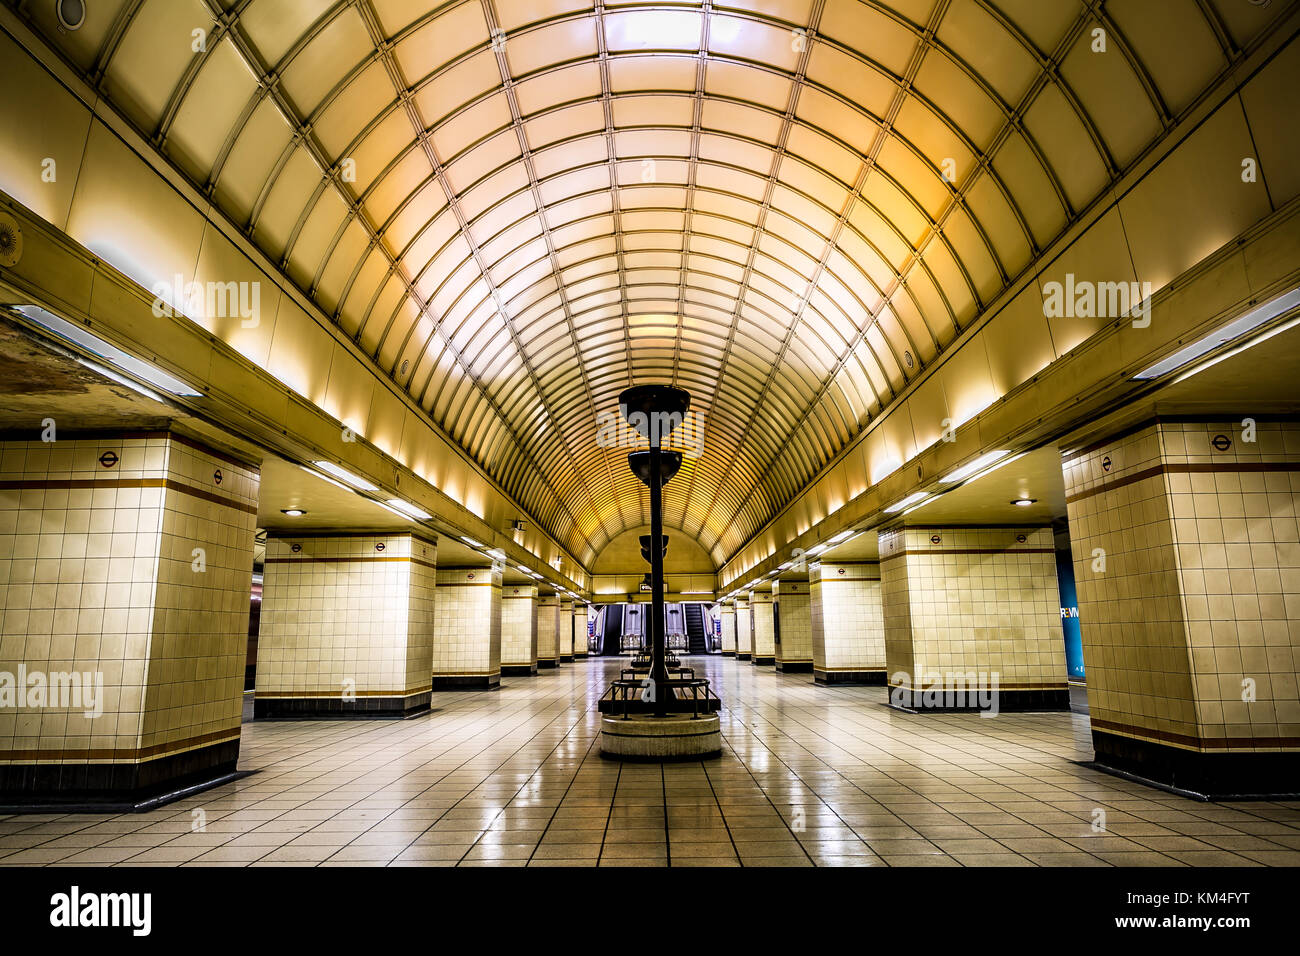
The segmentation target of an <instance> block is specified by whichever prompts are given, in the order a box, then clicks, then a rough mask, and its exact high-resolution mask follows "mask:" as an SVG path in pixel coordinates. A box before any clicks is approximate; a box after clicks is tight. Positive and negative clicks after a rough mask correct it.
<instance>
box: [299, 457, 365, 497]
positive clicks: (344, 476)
mask: <svg viewBox="0 0 1300 956" xmlns="http://www.w3.org/2000/svg"><path fill="white" fill-rule="evenodd" d="M312 464H313V465H315V466H316V467H317V468H319V469H320V470H321V471H323V472H325V473H326V474H328V475H333V476H334V477H335V478H338V479H339V480H340V481H346V482H347V483H348V484H349V485H351V486H352V487H353V488H360V489H361V490H362V491H378V490H379V486H378V485H376V484H375V483H374V482H372V481H367V480H366V479H365V478H362V477H361V476H360V475H354V474H352V472H350V471H348V470H347V469H346V468H340V467H339V466H338V465H336V464H334V462H332V461H314V462H312Z"/></svg>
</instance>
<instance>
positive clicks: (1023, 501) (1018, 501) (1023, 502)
mask: <svg viewBox="0 0 1300 956" xmlns="http://www.w3.org/2000/svg"><path fill="white" fill-rule="evenodd" d="M1037 501H1038V499H1037V498H1013V499H1011V502H1010V503H1011V504H1013V505H1016V506H1017V507H1020V508H1028V507H1029V506H1030V505H1032V504H1036V503H1037Z"/></svg>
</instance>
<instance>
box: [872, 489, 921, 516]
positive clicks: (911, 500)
mask: <svg viewBox="0 0 1300 956" xmlns="http://www.w3.org/2000/svg"><path fill="white" fill-rule="evenodd" d="M929 497H930V493H929V492H928V491H917V492H914V493H913V494H910V495H908V496H907V497H906V498H904V499H903V500H902V501H897V502H895V503H894V504H892V505H890V506H889V507H888V508H883V509H881V510H883V511H884V512H885V514H887V515H892V514H893V513H894V512H896V511H902V510H903V509H904V508H911V507H912V506H913V505H918V504H920V503H921V502H922V501H925V500H926V499H927V498H929Z"/></svg>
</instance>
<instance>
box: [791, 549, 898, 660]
mask: <svg viewBox="0 0 1300 956" xmlns="http://www.w3.org/2000/svg"><path fill="white" fill-rule="evenodd" d="M808 590H809V596H810V600H809V604H810V614H809V618H810V623H811V627H812V647H813V651H812V654H813V679H814V680H815V681H817V683H819V684H883V683H885V621H884V617H883V615H882V610H881V604H880V565H879V564H877V563H875V562H863V563H860V564H814V565H813V566H812V567H811V568H809V571H808Z"/></svg>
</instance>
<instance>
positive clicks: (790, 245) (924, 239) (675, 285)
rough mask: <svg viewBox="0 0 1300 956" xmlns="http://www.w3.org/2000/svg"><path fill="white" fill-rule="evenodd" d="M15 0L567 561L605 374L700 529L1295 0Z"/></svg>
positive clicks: (582, 530)
mask: <svg viewBox="0 0 1300 956" xmlns="http://www.w3.org/2000/svg"><path fill="white" fill-rule="evenodd" d="M7 2H10V5H11V6H13V7H14V8H15V9H16V10H17V11H18V12H19V14H20V15H22V16H24V17H26V18H27V19H28V20H29V21H30V22H31V23H32V24H33V25H34V26H35V27H36V28H37V29H39V30H41V31H42V32H43V33H44V34H45V36H46V37H47V38H48V40H49V42H50V43H51V44H52V45H54V46H55V47H56V48H58V49H60V50H61V51H62V52H63V54H64V55H65V56H66V57H67V58H68V59H69V60H70V61H71V62H72V63H73V64H74V65H75V66H76V67H77V68H78V69H79V70H80V71H81V72H82V73H83V75H84V76H85V77H86V78H87V79H88V80H89V82H91V83H92V84H94V85H95V86H96V88H98V89H99V90H100V91H101V92H102V94H103V95H104V96H105V97H106V98H107V99H108V100H109V101H110V102H111V103H112V104H113V105H114V106H115V107H116V108H117V109H118V110H119V111H120V112H121V113H123V114H124V115H125V116H126V117H127V118H128V119H129V120H130V121H131V122H132V123H134V124H135V125H136V126H137V127H138V128H139V130H140V131H141V132H142V133H144V134H145V135H146V136H147V137H148V138H149V139H150V140H151V141H152V142H153V143H155V144H156V145H157V147H158V149H160V150H161V151H162V152H163V153H164V154H165V155H166V156H167V157H168V158H169V159H170V161H171V162H173V163H174V164H175V165H176V166H177V167H178V168H179V169H180V170H181V171H182V172H183V173H184V174H185V175H187V176H188V177H190V178H191V179H192V180H193V181H194V183H196V184H197V185H198V186H199V187H201V188H203V189H205V190H206V191H207V192H208V194H209V195H211V196H212V198H213V201H214V202H215V203H216V204H217V205H218V206H219V208H220V209H221V210H222V211H223V212H224V213H225V215H227V216H228V217H229V218H230V219H231V220H233V221H234V222H235V223H236V224H237V225H238V226H239V227H240V228H242V229H243V230H245V232H246V233H247V235H248V236H249V237H250V238H251V239H252V240H253V241H254V242H256V243H257V244H258V245H259V246H260V247H261V248H262V249H263V250H264V251H265V252H266V253H268V254H269V255H270V256H271V257H272V258H273V259H274V260H276V261H278V262H279V263H280V264H281V266H282V268H283V269H284V271H285V272H286V274H287V275H288V276H289V277H290V278H291V279H292V280H293V281H294V282H296V283H297V284H298V285H299V286H300V287H301V288H302V289H303V290H304V291H305V292H307V293H308V294H309V295H310V296H311V297H312V298H313V299H314V300H315V302H316V303H318V304H319V306H320V308H321V309H322V310H323V311H324V312H325V313H326V314H327V315H329V316H330V317H332V319H333V320H334V321H335V322H337V324H338V325H339V326H340V327H341V328H342V329H343V330H344V331H345V332H346V333H347V334H348V335H350V336H352V337H354V339H355V341H356V342H357V343H358V344H359V345H360V346H361V348H362V349H363V350H364V351H365V352H366V353H368V354H369V356H371V358H372V359H373V360H374V362H375V363H377V365H378V366H379V367H380V368H381V370H382V371H383V372H384V373H386V374H388V375H390V376H391V377H392V378H393V379H394V380H395V381H396V382H397V383H398V384H400V385H401V386H402V387H404V388H405V389H407V390H408V391H409V393H410V395H411V396H412V397H413V398H414V399H415V400H416V401H417V402H419V404H420V405H421V406H422V407H423V408H424V409H425V410H426V411H427V412H428V414H429V415H430V416H431V418H432V419H433V420H434V421H436V422H437V423H438V424H439V425H441V426H442V428H443V429H445V431H446V432H447V433H449V434H450V435H451V436H452V437H453V438H454V439H455V440H456V441H457V442H458V443H459V444H460V445H461V446H462V447H463V448H464V449H465V450H466V451H467V452H468V453H469V454H470V455H472V456H473V457H474V459H475V460H476V461H477V462H478V463H479V464H480V465H481V466H482V467H483V468H484V469H485V470H486V471H487V472H488V473H489V474H490V475H492V476H493V477H494V478H496V479H497V480H498V481H499V482H500V483H501V484H502V485H503V486H504V488H505V489H506V490H507V491H508V492H509V493H510V494H511V495H513V496H514V497H515V498H516V499H517V500H518V501H519V502H520V503H521V504H523V505H524V506H525V507H526V508H528V509H529V510H530V512H531V513H533V514H534V515H549V514H558V515H561V516H562V519H563V520H560V519H558V518H557V519H556V520H555V521H554V522H553V524H554V527H553V528H551V529H549V530H551V531H552V532H553V533H555V534H556V535H557V538H558V539H559V540H560V541H561V542H562V543H563V544H565V545H566V546H567V547H568V548H569V549H570V550H571V552H572V553H573V554H575V555H577V556H579V557H580V558H581V559H582V560H584V561H585V562H587V563H588V564H590V562H591V561H592V559H593V558H594V555H595V554H597V553H599V551H600V550H601V549H602V548H603V546H604V545H605V544H606V543H607V542H608V541H610V540H611V539H612V538H614V537H615V536H617V535H618V534H619V533H620V532H623V531H625V530H627V529H632V528H636V527H639V526H641V525H644V524H645V523H647V521H648V506H647V501H646V499H645V496H644V495H643V494H642V489H641V488H640V486H639V485H638V483H637V482H636V481H635V479H634V478H633V477H632V476H631V475H630V474H629V472H628V470H627V468H626V465H625V462H624V460H623V459H624V456H625V455H626V452H627V449H626V448H619V447H608V446H606V445H602V444H601V443H600V442H598V440H597V438H598V429H599V427H600V418H599V415H600V414H601V413H606V414H609V413H613V412H614V411H615V410H616V405H617V395H618V393H619V391H620V390H621V389H623V388H625V387H627V386H628V385H629V384H640V383H647V382H673V383H675V384H677V385H679V386H681V387H683V388H686V389H688V390H689V391H690V393H691V395H692V396H693V399H694V403H695V407H696V409H697V411H698V412H699V413H700V429H699V434H698V435H695V436H692V437H695V438H697V439H698V441H699V443H700V445H699V447H700V448H701V449H702V454H701V455H700V456H699V457H698V458H691V459H688V462H687V464H686V465H685V466H684V468H683V470H682V472H681V474H680V476H679V477H678V478H677V479H676V480H675V481H674V482H673V483H672V484H671V485H670V486H669V487H668V489H666V492H665V508H666V520H667V522H668V524H669V525H670V527H673V528H677V529H680V531H682V532H683V533H685V534H686V535H689V536H691V537H693V538H694V539H696V540H698V541H699V542H700V543H701V545H702V546H703V547H704V548H705V549H706V550H707V551H708V552H709V553H710V555H711V557H712V558H713V560H714V561H716V562H718V563H721V562H722V561H723V560H724V559H726V558H727V557H729V556H730V555H731V554H733V553H734V552H735V551H736V550H737V549H738V548H739V547H740V546H741V545H742V544H743V543H744V542H745V541H746V540H747V539H748V538H749V537H750V536H752V535H753V534H754V533H755V532H756V531H757V530H758V529H759V528H760V527H762V525H763V524H764V523H765V522H766V521H767V520H768V519H769V518H771V517H772V515H773V514H774V513H775V512H776V511H777V510H779V509H780V508H781V507H782V506H783V505H784V504H786V503H787V502H789V501H790V500H791V499H792V497H793V496H794V495H795V494H796V493H797V492H798V491H799V490H800V489H801V488H803V487H804V486H806V485H807V483H808V482H809V481H810V479H811V478H812V477H813V476H814V475H815V474H816V473H817V472H818V471H819V470H820V469H821V468H822V467H823V466H824V465H825V464H826V463H827V462H828V461H829V460H830V459H831V458H833V457H834V456H835V455H836V453H837V452H838V451H840V450H841V449H842V448H843V447H844V446H845V444H846V443H847V442H849V441H851V440H852V439H853V438H854V437H855V436H856V435H857V434H859V432H860V431H861V430H862V429H863V427H864V426H865V425H866V424H867V423H868V422H869V421H870V420H871V419H872V418H873V417H875V416H877V415H879V414H880V412H881V411H882V410H883V409H884V408H885V407H887V406H888V405H889V404H890V403H891V402H892V401H893V400H894V398H895V396H897V395H898V393H899V392H900V391H901V390H902V389H903V388H905V387H906V386H907V384H908V383H909V382H910V381H911V380H912V379H913V378H915V376H917V375H918V374H920V373H921V372H922V371H923V370H924V369H926V368H927V367H928V366H929V365H930V364H931V363H933V362H934V360H935V358H936V356H937V355H938V354H940V353H941V352H942V351H943V350H944V349H945V347H947V346H949V345H950V344H951V343H952V342H953V340H954V339H955V338H956V337H957V336H958V335H959V334H960V332H961V331H962V330H963V329H964V328H965V327H966V326H967V325H968V324H969V323H970V322H972V321H973V320H974V319H975V317H976V316H977V315H979V314H980V312H981V311H982V309H983V308H984V307H985V306H986V305H987V304H988V303H990V302H991V301H992V300H993V299H994V298H995V297H996V296H997V295H998V293H999V292H1000V291H1001V290H1003V289H1004V288H1005V287H1006V286H1007V285H1008V284H1009V283H1010V282H1012V281H1013V280H1014V279H1015V278H1016V277H1017V276H1018V275H1019V274H1020V273H1022V272H1023V271H1024V270H1025V269H1026V268H1027V267H1028V266H1029V265H1030V264H1031V263H1032V262H1033V260H1034V257H1035V255H1036V254H1037V253H1038V252H1039V251H1040V250H1042V249H1043V248H1044V247H1045V246H1047V245H1048V244H1049V243H1050V242H1051V241H1052V240H1053V239H1054V238H1055V237H1057V236H1059V235H1060V234H1061V232H1062V231H1063V230H1064V229H1066V228H1067V227H1068V225H1069V224H1070V223H1071V222H1072V221H1074V219H1076V218H1077V217H1078V215H1079V214H1080V213H1081V212H1082V211H1083V210H1084V209H1086V208H1087V206H1088V205H1089V204H1090V203H1092V202H1093V201H1094V200H1095V199H1097V197H1098V196H1100V195H1102V194H1103V193H1104V192H1105V190H1106V189H1107V187H1108V185H1109V184H1110V183H1111V182H1112V181H1113V180H1114V179H1115V178H1116V177H1118V176H1119V175H1120V174H1121V173H1122V172H1123V171H1124V170H1125V169H1127V168H1128V167H1129V166H1131V165H1132V164H1133V163H1134V161H1135V160H1136V159H1137V158H1138V157H1140V156H1141V154H1142V153H1143V151H1144V150H1145V149H1146V148H1147V147H1148V146H1150V145H1151V144H1152V143H1154V142H1155V141H1156V140H1158V139H1159V137H1160V135H1161V134H1162V132H1163V131H1164V130H1166V129H1168V128H1170V127H1171V126H1172V125H1173V123H1174V122H1175V121H1176V120H1177V118H1178V117H1179V115H1180V114H1181V113H1183V112H1184V111H1186V110H1187V109H1188V108H1189V107H1190V106H1191V105H1192V104H1193V103H1194V102H1195V100H1196V98H1197V96H1198V95H1199V94H1200V93H1201V92H1202V91H1204V90H1205V89H1207V88H1208V87H1209V86H1210V85H1212V84H1213V83H1214V82H1215V80H1216V79H1217V78H1219V77H1220V76H1221V75H1222V74H1223V73H1224V71H1226V70H1228V69H1229V68H1230V66H1231V64H1232V63H1233V62H1235V61H1236V60H1237V59H1238V58H1239V57H1240V56H1241V51H1242V49H1243V48H1244V47H1246V46H1247V45H1248V44H1249V42H1250V40H1251V38H1252V37H1253V36H1254V35H1255V34H1256V33H1257V32H1258V31H1259V30H1261V29H1262V28H1263V27H1264V26H1265V25H1266V24H1267V23H1268V22H1269V20H1271V19H1272V18H1273V17H1274V16H1276V15H1277V12H1278V9H1279V8H1282V7H1286V6H1287V4H1285V3H1282V2H1277V3H1274V4H1273V5H1272V6H1273V8H1274V9H1272V10H1270V9H1267V7H1261V6H1259V5H1255V4H1252V3H1245V2H1239V0H1231V2H1229V0H1167V2H1164V3H1161V4H1154V3H1151V2H1149V0H1111V2H1105V3H1101V2H1080V0H996V2H995V0H895V2H860V0H760V2H754V3H749V4H745V5H744V6H743V7H742V6H727V5H723V4H720V3H707V2H706V3H704V4H702V5H701V4H698V3H674V4H646V3H630V4H623V3H596V4H594V5H592V4H580V3H577V2H575V0H465V2H449V3H442V4H437V3H433V2H429V0H88V3H87V11H88V12H87V20H86V23H85V25H84V26H83V27H82V28H81V29H80V30H78V31H76V32H72V33H69V32H64V31H60V30H59V29H58V26H57V23H55V22H54V18H53V13H52V12H51V8H52V4H50V3H44V2H35V0H28V2H17V0H7ZM196 31H197V32H196ZM1099 36H1100V37H1101V38H1102V41H1101V42H1102V44H1103V45H1104V50H1103V49H1099V48H1098V47H1099V40H1098V38H1099ZM566 529H567V530H566Z"/></svg>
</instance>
